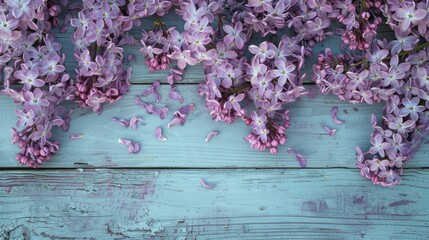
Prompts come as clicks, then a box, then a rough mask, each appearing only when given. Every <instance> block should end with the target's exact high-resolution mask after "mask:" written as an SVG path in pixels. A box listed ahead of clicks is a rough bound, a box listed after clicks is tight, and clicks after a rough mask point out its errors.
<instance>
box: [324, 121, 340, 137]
mask: <svg viewBox="0 0 429 240" xmlns="http://www.w3.org/2000/svg"><path fill="white" fill-rule="evenodd" d="M321 126H322V128H323V129H325V131H326V132H327V133H328V135H329V136H334V135H335V133H336V132H337V129H334V128H330V127H328V126H326V125H325V124H323V123H322V124H321Z"/></svg>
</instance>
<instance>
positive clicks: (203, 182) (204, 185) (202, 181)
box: [200, 178, 216, 189]
mask: <svg viewBox="0 0 429 240" xmlns="http://www.w3.org/2000/svg"><path fill="white" fill-rule="evenodd" d="M200 185H201V187H203V188H205V189H214V188H215V187H216V185H210V184H207V183H206V181H205V180H204V179H202V178H201V179H200Z"/></svg>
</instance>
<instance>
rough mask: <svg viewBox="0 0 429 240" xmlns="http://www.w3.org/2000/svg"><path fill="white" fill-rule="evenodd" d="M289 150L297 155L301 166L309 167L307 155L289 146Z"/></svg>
mask: <svg viewBox="0 0 429 240" xmlns="http://www.w3.org/2000/svg"><path fill="white" fill-rule="evenodd" d="M287 152H288V153H292V154H294V155H295V157H296V160H298V163H299V166H301V167H302V168H305V167H307V157H306V156H304V155H301V154H299V153H297V152H296V151H295V149H293V148H288V149H287Z"/></svg>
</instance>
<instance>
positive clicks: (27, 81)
mask: <svg viewBox="0 0 429 240" xmlns="http://www.w3.org/2000/svg"><path fill="white" fill-rule="evenodd" d="M14 76H15V77H16V78H18V79H19V80H21V83H23V84H24V90H30V89H31V88H32V87H36V88H40V87H43V86H44V85H45V82H44V81H43V80H42V79H40V78H38V77H39V71H38V70H36V69H30V70H28V71H26V72H25V71H23V70H20V71H16V72H15V74H14Z"/></svg>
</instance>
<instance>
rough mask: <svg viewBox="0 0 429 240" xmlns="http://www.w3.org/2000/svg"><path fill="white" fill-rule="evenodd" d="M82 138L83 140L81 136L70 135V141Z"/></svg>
mask: <svg viewBox="0 0 429 240" xmlns="http://www.w3.org/2000/svg"><path fill="white" fill-rule="evenodd" d="M82 138H83V134H70V139H71V140H75V139H82Z"/></svg>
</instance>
